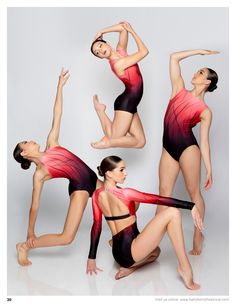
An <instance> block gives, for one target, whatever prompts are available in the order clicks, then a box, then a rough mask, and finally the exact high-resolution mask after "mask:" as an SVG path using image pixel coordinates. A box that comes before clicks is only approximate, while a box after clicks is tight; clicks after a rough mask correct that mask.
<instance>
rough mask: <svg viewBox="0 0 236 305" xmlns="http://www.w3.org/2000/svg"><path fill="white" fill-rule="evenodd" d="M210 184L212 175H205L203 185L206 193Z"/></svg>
mask: <svg viewBox="0 0 236 305" xmlns="http://www.w3.org/2000/svg"><path fill="white" fill-rule="evenodd" d="M212 183H213V181H212V175H211V173H207V174H206V178H205V184H204V188H205V190H206V191H208V190H209V188H210V187H211V186H212Z"/></svg>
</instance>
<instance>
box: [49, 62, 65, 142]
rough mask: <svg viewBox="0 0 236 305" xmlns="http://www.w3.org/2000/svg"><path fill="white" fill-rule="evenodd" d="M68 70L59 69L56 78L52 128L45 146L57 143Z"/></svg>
mask: <svg viewBox="0 0 236 305" xmlns="http://www.w3.org/2000/svg"><path fill="white" fill-rule="evenodd" d="M68 72H69V71H68V70H64V68H62V69H61V73H60V76H59V80H58V85H57V93H56V99H55V103H54V108H53V121H52V128H51V130H50V132H49V134H48V137H47V144H46V148H51V147H54V146H56V145H58V144H59V143H58V138H59V133H60V125H61V117H62V104H63V95H62V93H63V87H64V85H65V83H66V81H67V80H68V78H69V77H70V75H69V73H68Z"/></svg>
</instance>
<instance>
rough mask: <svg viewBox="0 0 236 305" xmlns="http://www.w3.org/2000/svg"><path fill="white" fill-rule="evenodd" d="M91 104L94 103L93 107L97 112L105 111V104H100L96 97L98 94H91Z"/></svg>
mask: <svg viewBox="0 0 236 305" xmlns="http://www.w3.org/2000/svg"><path fill="white" fill-rule="evenodd" d="M93 104H94V108H95V110H96V111H97V112H102V111H105V110H106V105H104V104H101V103H100V102H99V99H98V96H97V94H95V95H94V96H93Z"/></svg>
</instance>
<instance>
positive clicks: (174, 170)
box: [156, 148, 180, 213]
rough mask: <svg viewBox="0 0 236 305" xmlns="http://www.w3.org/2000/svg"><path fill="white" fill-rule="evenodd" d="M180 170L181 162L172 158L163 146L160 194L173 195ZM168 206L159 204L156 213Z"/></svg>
mask: <svg viewBox="0 0 236 305" xmlns="http://www.w3.org/2000/svg"><path fill="white" fill-rule="evenodd" d="M179 170H180V166H179V162H177V161H176V160H175V159H174V158H172V157H171V155H170V154H169V153H168V152H167V151H166V150H165V148H163V149H162V155H161V159H160V163H159V195H161V196H165V197H171V195H172V192H173V189H174V186H175V182H176V179H177V177H178V174H179ZM166 208H167V207H165V206H158V207H157V209H156V213H157V212H161V211H163V210H165V209H166Z"/></svg>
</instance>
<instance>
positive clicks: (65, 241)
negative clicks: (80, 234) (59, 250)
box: [61, 233, 75, 246]
mask: <svg viewBox="0 0 236 305" xmlns="http://www.w3.org/2000/svg"><path fill="white" fill-rule="evenodd" d="M74 238H75V235H73V234H65V233H62V234H61V244H62V245H63V246H66V245H69V244H71V243H72V242H73V240H74Z"/></svg>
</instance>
